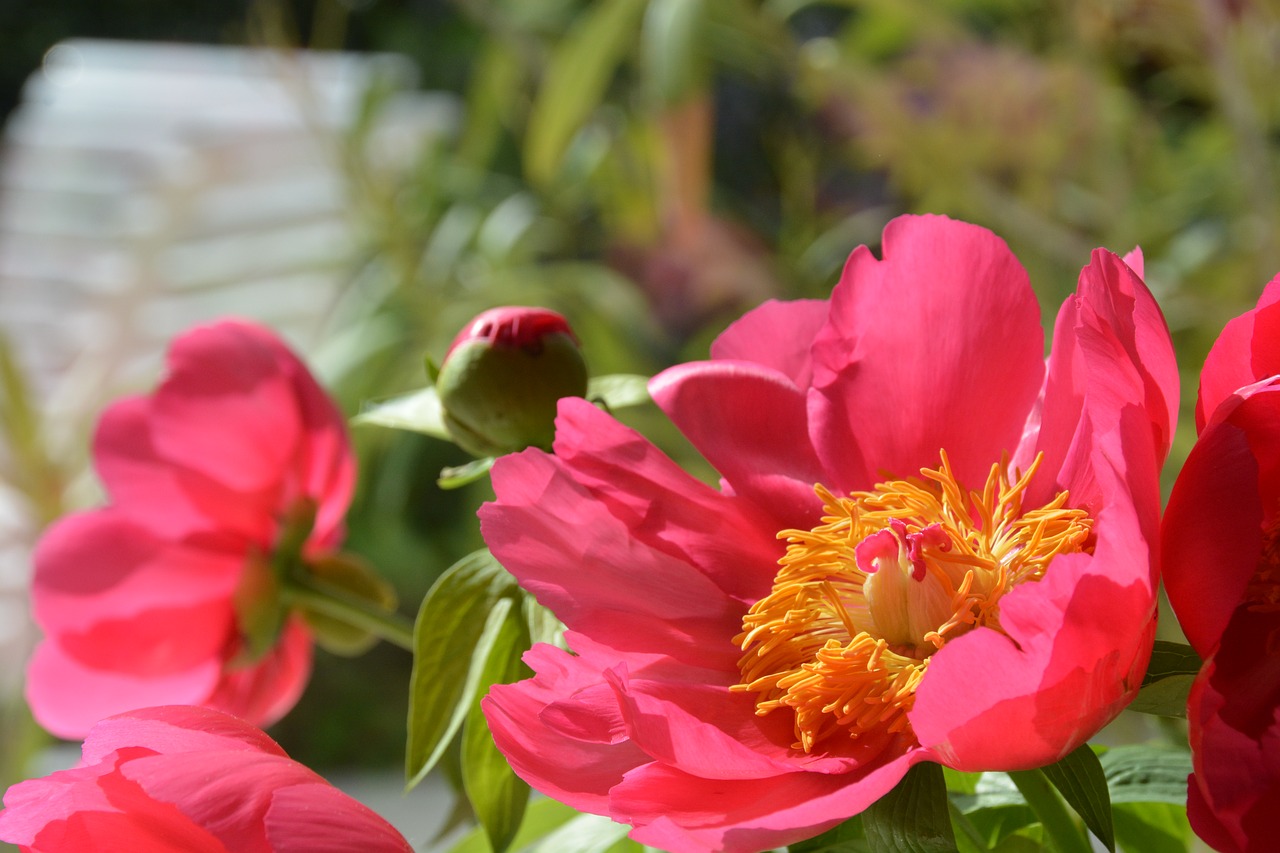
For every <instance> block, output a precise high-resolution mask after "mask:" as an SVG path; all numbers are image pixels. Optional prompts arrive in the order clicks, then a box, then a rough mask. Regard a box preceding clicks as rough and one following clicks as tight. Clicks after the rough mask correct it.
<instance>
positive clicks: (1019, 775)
mask: <svg viewBox="0 0 1280 853" xmlns="http://www.w3.org/2000/svg"><path fill="white" fill-rule="evenodd" d="M1009 778H1010V779H1012V780H1013V784H1015V785H1017V786H1018V790H1019V791H1020V792H1021V793H1022V796H1023V797H1024V798H1025V799H1026V801H1027V805H1029V806H1031V810H1032V811H1033V812H1035V813H1036V817H1038V818H1040V824H1041V826H1043V827H1044V831H1045V835H1047V836H1049V843H1050V844H1051V845H1052V846H1053V848H1054V849H1055V850H1057V851H1058V853H1092V851H1093V847H1092V846H1091V845H1090V844H1089V838H1088V836H1086V835H1085V833H1084V831H1083V830H1082V829H1081V828H1080V825H1079V824H1077V823H1076V822H1075V820H1074V819H1073V818H1072V817H1071V813H1070V812H1069V811H1067V806H1066V803H1064V802H1063V801H1062V798H1061V797H1059V796H1058V792H1057V791H1055V790H1054V789H1053V785H1052V784H1050V782H1049V779H1048V777H1046V776H1045V775H1044V772H1043V771H1041V770H1013V771H1010V772H1009Z"/></svg>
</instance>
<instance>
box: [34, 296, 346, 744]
mask: <svg viewBox="0 0 1280 853" xmlns="http://www.w3.org/2000/svg"><path fill="white" fill-rule="evenodd" d="M93 454H94V461H95V463H96V466H97V470H98V474H99V476H100V477H101V479H102V481H103V483H104V484H105V487H106V491H107V494H108V496H109V498H110V502H109V504H108V505H107V506H106V507H103V508H101V509H97V510H92V511H89V512H83V513H78V514H73V515H70V516H67V517H66V518H63V519H61V520H60V521H59V522H58V523H57V524H55V525H54V526H53V527H51V528H50V529H49V531H48V532H47V533H46V534H45V536H44V538H43V539H42V541H41V542H40V544H39V546H38V547H37V549H36V555H35V574H34V578H33V580H32V591H31V595H32V602H33V607H34V611H35V617H36V621H37V622H38V623H39V624H40V626H41V628H43V630H44V633H45V639H44V641H43V642H42V643H41V644H40V646H39V647H38V648H37V649H36V652H35V655H34V657H33V658H32V660H31V663H30V666H29V669H28V672H27V699H28V701H29V703H30V705H31V709H32V712H33V713H34V714H35V716H36V719H37V720H38V721H39V722H40V724H41V725H43V726H44V727H45V728H47V729H48V730H49V731H51V732H53V733H55V734H57V735H60V736H62V737H68V738H78V737H82V736H83V735H84V734H85V732H87V731H88V730H89V728H90V726H91V725H92V724H93V723H94V722H96V721H97V720H99V719H102V718H103V717H107V716H110V715H112V714H116V713H119V712H121V711H126V710H130V709H132V708H137V707H144V706H148V705H156V704H171V703H178V704H193V705H205V706H208V707H212V708H219V709H222V710H225V711H228V712H231V713H234V714H237V715H239V716H241V717H244V718H245V719H247V720H249V721H251V722H253V723H255V724H259V725H267V724H269V723H271V722H273V721H275V720H276V719H278V718H279V717H281V716H282V715H283V714H284V713H285V712H287V711H288V710H289V709H290V708H292V707H293V705H294V703H295V702H296V701H297V699H298V697H299V695H300V694H301V692H302V689H303V687H304V686H305V684H306V681H307V677H308V674H309V672H310V666H311V644H312V640H311V635H310V632H309V631H308V629H307V628H306V627H305V625H304V624H303V622H302V620H301V618H300V617H297V616H292V617H289V618H288V619H287V620H286V621H285V623H284V625H283V627H282V629H281V631H280V633H279V636H278V637H277V638H276V640H275V642H274V643H272V644H270V647H269V648H267V649H266V650H265V652H262V653H259V654H255V653H251V652H250V650H249V649H248V648H247V647H246V643H245V641H244V637H243V636H242V631H241V625H240V622H239V621H238V620H237V605H236V601H235V599H236V597H237V596H239V597H240V599H241V601H240V604H241V606H243V605H244V604H245V601H244V599H245V597H246V596H248V597H249V598H250V599H252V598H253V597H254V592H253V589H252V587H251V586H249V585H247V584H246V583H245V579H246V567H248V566H249V565H250V563H251V561H257V563H258V564H259V565H263V564H265V561H269V560H270V559H271V558H272V557H273V553H274V551H275V549H276V546H277V544H278V540H279V539H280V537H281V536H282V535H283V533H284V530H283V528H284V522H285V521H286V520H287V519H295V522H296V519H297V518H306V517H309V514H310V513H311V511H312V510H314V515H315V521H314V526H313V527H312V528H311V529H310V533H309V535H307V536H306V538H305V543H304V544H303V545H302V552H303V554H304V555H305V556H317V555H320V554H324V553H327V552H328V551H330V550H332V549H333V548H334V547H335V546H336V545H337V544H338V541H339V539H340V538H341V535H342V526H341V525H342V516H343V513H344V512H345V510H346V508H347V504H348V502H349V500H350V496H351V488H352V483H353V479H354V462H353V459H352V455H351V450H350V447H349V445H348V441H347V435H346V429H345V425H344V422H343V419H342V416H341V415H340V414H339V412H338V410H337V409H336V408H335V407H334V405H333V403H332V401H330V400H329V398H328V397H327V396H326V395H325V393H324V392H323V391H322V390H321V389H320V387H319V386H318V385H317V384H316V382H315V380H314V379H313V378H312V377H311V375H310V374H309V373H308V372H307V369H306V367H305V366H304V365H303V364H302V362H300V361H299V360H298V359H297V357H296V356H294V355H293V353H291V352H290V351H289V350H288V349H287V348H286V347H285V345H284V344H283V343H282V342H281V341H280V340H279V339H277V338H276V337H275V336H274V335H273V334H272V333H271V332H269V331H267V330H266V329H263V328H261V327H258V326H254V325H251V324H249V323H244V322H236V321H229V322H222V323H217V324H214V325H210V326H203V327H200V328H197V329H195V330H193V331H191V332H188V333H187V334H185V335H183V336H182V337H180V338H178V339H177V340H176V341H174V343H173V346H172V347H171V349H170V351H169V356H168V375H167V376H166V378H165V379H164V381H163V382H162V383H161V384H160V387H159V388H157V389H156V391H155V393H153V394H151V395H150V396H140V397H130V398H126V399H123V400H120V401H118V402H116V403H115V404H113V405H112V406H110V407H109V408H108V409H107V410H106V411H105V412H104V414H103V416H102V418H101V420H100V422H99V424H98V429H97V434H96V436H95V438H94V444H93ZM304 530H305V528H304Z"/></svg>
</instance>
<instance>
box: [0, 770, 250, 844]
mask: <svg viewBox="0 0 1280 853" xmlns="http://www.w3.org/2000/svg"><path fill="white" fill-rule="evenodd" d="M115 763H116V762H115V760H114V759H113V760H111V761H110V762H109V763H107V764H104V765H102V766H98V767H81V768H76V769H74V770H67V771H61V772H59V773H54V774H52V775H50V776H48V777H45V778H43V779H35V780H32V781H29V782H23V783H20V784H18V785H15V786H14V787H13V788H11V789H10V790H9V793H8V794H6V795H5V806H6V808H5V810H4V811H3V812H0V840H5V841H8V842H11V843H14V844H21V845H23V846H24V847H23V849H30V850H32V851H33V853H44V852H45V851H48V852H49V853H63V851H81V850H85V851H88V850H129V851H130V853H133V851H138V853H175V851H178V850H181V851H184V853H185V852H186V851H190V853H231V851H229V850H228V849H227V848H226V847H224V846H223V845H222V844H220V843H219V842H218V841H217V839H215V838H214V837H213V836H212V835H210V834H209V833H207V832H205V831H204V830H203V829H202V828H201V827H199V826H196V825H194V824H193V823H192V822H191V821H190V820H189V819H188V818H187V817H186V816H184V815H183V814H182V813H181V812H180V811H179V810H178V809H176V808H174V807H173V806H171V805H169V804H167V803H158V802H155V801H154V800H152V799H151V798H149V797H147V796H146V794H145V793H144V792H143V791H142V790H141V789H140V788H139V787H138V786H137V785H135V784H134V783H132V782H130V781H129V780H127V779H125V778H124V777H123V776H120V775H119V773H118V771H117V770H116V769H115ZM27 845H29V847H28V846H27ZM237 853H238V851H237Z"/></svg>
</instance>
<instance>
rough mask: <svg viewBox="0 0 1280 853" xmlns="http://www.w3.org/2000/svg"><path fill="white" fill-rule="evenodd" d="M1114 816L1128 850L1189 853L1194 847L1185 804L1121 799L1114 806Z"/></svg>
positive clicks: (1118, 835)
mask: <svg viewBox="0 0 1280 853" xmlns="http://www.w3.org/2000/svg"><path fill="white" fill-rule="evenodd" d="M1115 820H1116V838H1117V839H1118V840H1119V841H1120V846H1121V847H1123V848H1124V850H1125V853H1186V851H1187V850H1188V849H1190V847H1191V840H1192V837H1193V835H1192V832H1191V825H1190V824H1189V823H1188V822H1187V810H1186V809H1185V808H1184V807H1182V806H1179V805H1171V804H1169V803H1122V804H1120V805H1118V806H1116V808H1115Z"/></svg>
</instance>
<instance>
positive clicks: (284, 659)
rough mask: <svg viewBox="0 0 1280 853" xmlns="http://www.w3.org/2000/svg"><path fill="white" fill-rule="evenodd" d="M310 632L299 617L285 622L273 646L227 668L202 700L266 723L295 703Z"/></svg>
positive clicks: (307, 668)
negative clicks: (252, 661) (249, 660)
mask: <svg viewBox="0 0 1280 853" xmlns="http://www.w3.org/2000/svg"><path fill="white" fill-rule="evenodd" d="M312 645H313V644H312V639H311V632H310V630H308V629H307V627H306V625H305V624H304V623H303V621H302V618H301V617H299V616H294V617H291V618H290V619H289V621H288V622H287V623H286V624H285V628H284V631H283V632H281V634H280V638H279V640H277V642H276V645H275V647H274V648H273V649H272V650H271V651H270V652H269V653H268V654H267V656H266V657H264V658H263V659H262V660H260V661H258V662H257V663H255V664H253V665H252V666H247V667H241V668H228V669H226V670H225V671H224V672H223V675H222V678H221V679H220V680H219V681H218V684H217V686H216V687H215V688H214V689H213V691H212V692H211V693H210V694H209V696H208V697H207V698H206V699H205V700H204V701H203V702H202V704H204V705H208V706H209V707H210V708H217V709H219V710H221V711H226V712H227V713H229V714H235V715H236V716H237V717H243V718H244V719H246V720H248V721H249V722H251V723H253V724H254V725H258V726H269V725H271V724H272V723H275V722H276V721H277V720H279V719H280V718H281V717H283V716H284V715H285V714H287V713H289V711H290V710H291V709H292V708H293V706H294V705H296V704H298V699H300V698H301V697H302V691H303V690H305V689H306V686H307V680H308V679H309V678H310V677H311V658H312Z"/></svg>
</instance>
